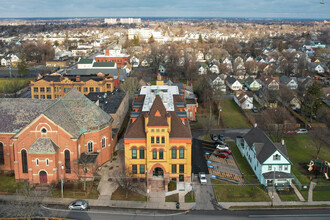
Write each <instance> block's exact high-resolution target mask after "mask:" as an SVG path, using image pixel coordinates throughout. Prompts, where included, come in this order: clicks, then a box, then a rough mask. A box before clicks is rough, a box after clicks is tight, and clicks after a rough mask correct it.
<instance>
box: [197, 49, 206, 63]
mask: <svg viewBox="0 0 330 220" xmlns="http://www.w3.org/2000/svg"><path fill="white" fill-rule="evenodd" d="M196 59H197V61H198V62H205V59H204V53H203V52H202V51H198V53H197V55H196Z"/></svg>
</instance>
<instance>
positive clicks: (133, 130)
mask: <svg viewBox="0 0 330 220" xmlns="http://www.w3.org/2000/svg"><path fill="white" fill-rule="evenodd" d="M145 114H147V113H141V114H140V115H139V116H138V117H137V119H136V120H135V121H134V122H133V123H132V121H130V122H129V124H128V127H127V130H126V134H125V138H146V132H145V130H144V115H145Z"/></svg>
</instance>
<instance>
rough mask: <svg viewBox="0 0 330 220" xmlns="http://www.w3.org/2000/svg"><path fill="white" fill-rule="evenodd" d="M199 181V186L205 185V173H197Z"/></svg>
mask: <svg viewBox="0 0 330 220" xmlns="http://www.w3.org/2000/svg"><path fill="white" fill-rule="evenodd" d="M199 180H200V181H201V184H207V179H206V175H205V173H199Z"/></svg>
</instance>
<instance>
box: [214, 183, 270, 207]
mask: <svg viewBox="0 0 330 220" xmlns="http://www.w3.org/2000/svg"><path fill="white" fill-rule="evenodd" d="M212 183H213V187H214V191H215V194H216V196H217V200H218V201H219V202H265V201H270V198H269V196H268V194H267V192H266V191H265V190H264V188H263V187H262V186H261V185H236V184H232V183H227V182H223V181H219V180H214V179H213V180H212Z"/></svg>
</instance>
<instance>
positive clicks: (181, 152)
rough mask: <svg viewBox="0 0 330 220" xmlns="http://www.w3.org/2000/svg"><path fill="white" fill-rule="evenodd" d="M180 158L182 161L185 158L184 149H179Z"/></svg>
mask: <svg viewBox="0 0 330 220" xmlns="http://www.w3.org/2000/svg"><path fill="white" fill-rule="evenodd" d="M179 158H180V159H183V158H184V148H183V147H180V149H179Z"/></svg>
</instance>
